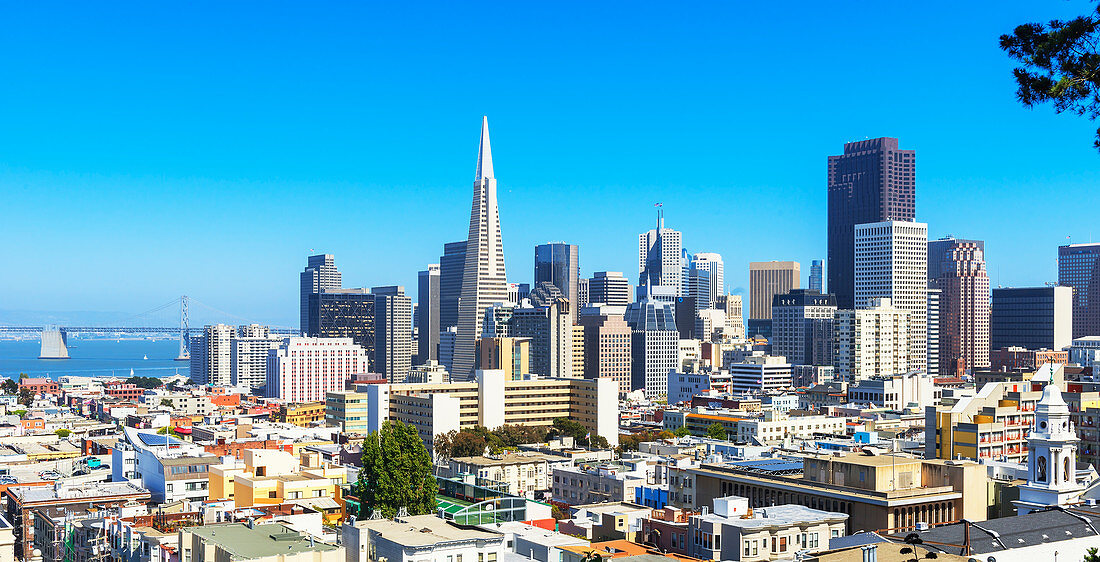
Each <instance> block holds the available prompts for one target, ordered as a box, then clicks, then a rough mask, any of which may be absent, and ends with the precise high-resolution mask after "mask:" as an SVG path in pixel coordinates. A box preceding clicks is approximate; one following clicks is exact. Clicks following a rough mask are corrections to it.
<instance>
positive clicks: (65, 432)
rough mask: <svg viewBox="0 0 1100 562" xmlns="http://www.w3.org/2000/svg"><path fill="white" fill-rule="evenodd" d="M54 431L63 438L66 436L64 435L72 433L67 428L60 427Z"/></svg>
mask: <svg viewBox="0 0 1100 562" xmlns="http://www.w3.org/2000/svg"><path fill="white" fill-rule="evenodd" d="M54 433H56V434H57V436H58V437H60V438H62V439H64V438H66V437H68V436H70V435H72V434H73V432H71V431H69V430H67V429H65V428H60V429H58V430H57V431H55V432H54Z"/></svg>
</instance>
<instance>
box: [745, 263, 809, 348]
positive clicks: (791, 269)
mask: <svg viewBox="0 0 1100 562" xmlns="http://www.w3.org/2000/svg"><path fill="white" fill-rule="evenodd" d="M800 270H801V267H800V266H799V265H798V262H796V261H765V262H760V261H754V262H751V263H749V335H750V336H764V337H770V336H771V320H772V299H773V298H774V297H775V295H782V294H786V293H789V292H790V291H791V289H797V288H799V287H798V285H799V281H800V280H801V277H802V274H801V273H800Z"/></svg>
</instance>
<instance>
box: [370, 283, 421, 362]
mask: <svg viewBox="0 0 1100 562" xmlns="http://www.w3.org/2000/svg"><path fill="white" fill-rule="evenodd" d="M371 294H373V295H374V329H375V338H374V361H373V363H372V365H373V367H374V371H375V372H377V373H381V374H383V375H385V377H386V380H388V381H390V382H404V380H405V377H407V376H408V375H409V368H410V367H412V354H413V346H412V299H410V298H409V297H407V296H406V295H405V288H404V287H401V286H400V285H393V286H388V287H375V288H373V289H371Z"/></svg>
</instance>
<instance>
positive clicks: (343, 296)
mask: <svg viewBox="0 0 1100 562" xmlns="http://www.w3.org/2000/svg"><path fill="white" fill-rule="evenodd" d="M309 298H310V303H311V304H310V310H311V311H313V314H314V316H312V317H311V318H310V319H309V329H308V330H307V331H306V335H307V336H309V337H314V338H351V340H352V341H353V342H355V344H356V345H358V346H360V347H362V348H363V349H365V350H367V355H368V356H369V357H374V340H375V335H376V334H375V322H374V320H375V318H374V316H375V315H374V295H372V294H371V292H370V290H368V289H363V288H356V289H325V290H323V291H321V292H320V293H314V294H312V295H310V297H309Z"/></svg>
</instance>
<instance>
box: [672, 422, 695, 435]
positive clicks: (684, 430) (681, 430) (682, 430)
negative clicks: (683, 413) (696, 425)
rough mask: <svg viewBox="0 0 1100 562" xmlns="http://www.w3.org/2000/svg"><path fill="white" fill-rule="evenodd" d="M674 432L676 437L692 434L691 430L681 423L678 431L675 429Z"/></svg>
mask: <svg viewBox="0 0 1100 562" xmlns="http://www.w3.org/2000/svg"><path fill="white" fill-rule="evenodd" d="M672 434H673V435H675V436H676V437H687V436H688V435H691V432H690V431H688V428H687V426H686V425H681V426H680V427H677V428H676V431H673V432H672Z"/></svg>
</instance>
